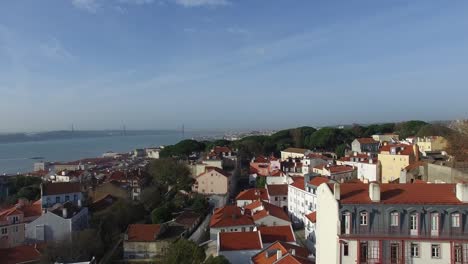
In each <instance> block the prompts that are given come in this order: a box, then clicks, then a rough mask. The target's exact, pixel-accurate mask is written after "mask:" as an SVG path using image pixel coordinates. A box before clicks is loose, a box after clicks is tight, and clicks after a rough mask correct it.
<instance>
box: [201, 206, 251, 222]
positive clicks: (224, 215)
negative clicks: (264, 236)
mask: <svg viewBox="0 0 468 264" xmlns="http://www.w3.org/2000/svg"><path fill="white" fill-rule="evenodd" d="M249 225H252V226H253V225H254V221H253V219H252V217H251V216H249V215H245V214H243V213H242V210H241V208H239V207H237V206H235V205H227V206H225V207H222V208H218V209H216V210H215V211H214V213H213V216H212V217H211V220H210V227H228V226H249Z"/></svg>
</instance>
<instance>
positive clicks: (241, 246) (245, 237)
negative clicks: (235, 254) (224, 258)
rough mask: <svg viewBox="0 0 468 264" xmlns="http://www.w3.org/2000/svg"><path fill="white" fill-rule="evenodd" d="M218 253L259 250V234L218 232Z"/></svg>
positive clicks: (255, 232) (261, 246) (261, 244)
mask: <svg viewBox="0 0 468 264" xmlns="http://www.w3.org/2000/svg"><path fill="white" fill-rule="evenodd" d="M218 243H219V251H234V250H261V249H262V248H263V243H262V240H261V238H260V232H258V231H254V232H220V233H219V240H218Z"/></svg>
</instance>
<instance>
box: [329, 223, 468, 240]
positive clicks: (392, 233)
mask: <svg viewBox="0 0 468 264" xmlns="http://www.w3.org/2000/svg"><path fill="white" fill-rule="evenodd" d="M346 233H347V232H345V227H344V225H343V226H342V228H341V233H340V234H339V235H338V236H339V237H340V238H343V239H347V238H348V239H349V238H356V239H357V238H359V239H384V238H392V239H393V238H399V239H409V240H411V239H428V240H464V241H468V233H464V232H461V231H460V230H459V229H454V228H451V229H449V230H440V231H439V232H438V233H437V234H436V233H435V232H434V231H431V230H426V229H420V230H418V232H417V233H416V232H414V231H413V230H409V229H408V228H406V227H404V228H400V227H386V228H373V227H370V228H369V227H368V226H358V227H357V228H356V227H352V228H351V230H350V232H349V233H348V234H346Z"/></svg>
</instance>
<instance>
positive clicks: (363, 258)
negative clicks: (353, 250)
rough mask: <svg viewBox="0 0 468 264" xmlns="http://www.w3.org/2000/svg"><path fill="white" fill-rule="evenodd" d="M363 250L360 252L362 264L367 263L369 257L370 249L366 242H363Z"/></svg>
mask: <svg viewBox="0 0 468 264" xmlns="http://www.w3.org/2000/svg"><path fill="white" fill-rule="evenodd" d="M360 246H361V250H360V256H359V259H360V261H361V262H367V257H368V253H369V252H368V247H367V243H366V242H361V245H360Z"/></svg>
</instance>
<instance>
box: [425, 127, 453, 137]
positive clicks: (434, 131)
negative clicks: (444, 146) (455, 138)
mask: <svg viewBox="0 0 468 264" xmlns="http://www.w3.org/2000/svg"><path fill="white" fill-rule="evenodd" d="M453 132H454V131H453V130H452V129H450V128H448V127H446V126H442V125H438V124H427V125H424V126H422V127H421V128H420V129H419V131H418V133H417V134H416V136H417V137H429V136H441V137H449V136H450V135H451V134H452V133H453Z"/></svg>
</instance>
